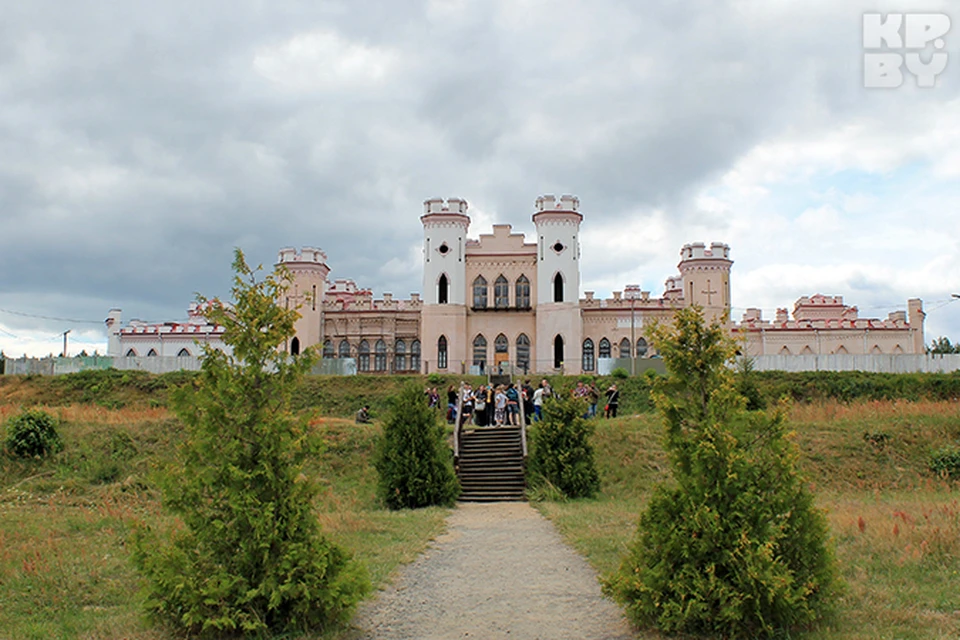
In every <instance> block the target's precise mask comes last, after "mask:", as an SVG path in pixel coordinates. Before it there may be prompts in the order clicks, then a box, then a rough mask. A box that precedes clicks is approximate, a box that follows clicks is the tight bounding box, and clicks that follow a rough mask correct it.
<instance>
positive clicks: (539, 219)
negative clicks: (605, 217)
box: [533, 195, 583, 373]
mask: <svg viewBox="0 0 960 640" xmlns="http://www.w3.org/2000/svg"><path fill="white" fill-rule="evenodd" d="M579 208H580V200H579V199H578V198H576V197H575V196H570V195H564V196H560V199H559V200H558V199H557V198H556V197H554V196H552V195H545V196H541V197H539V198H537V201H536V213H534V214H533V224H534V225H535V226H536V229H537V286H536V289H537V337H536V345H535V352H536V354H537V369H538V370H540V371H555V370H560V369H562V370H563V371H564V372H568V373H569V372H574V373H578V372H579V371H580V359H581V358H580V356H581V353H582V350H581V344H580V342H581V334H582V333H583V327H582V323H581V319H580V223H581V222H582V221H583V215H582V214H581V213H580V212H579V211H578V209H579Z"/></svg>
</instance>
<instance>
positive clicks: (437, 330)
mask: <svg viewBox="0 0 960 640" xmlns="http://www.w3.org/2000/svg"><path fill="white" fill-rule="evenodd" d="M579 207H580V202H579V200H578V199H577V198H576V197H574V196H561V197H560V198H556V197H554V196H542V197H540V198H537V200H536V202H535V208H534V212H533V215H532V219H533V223H534V226H535V228H536V234H535V236H534V237H533V238H532V239H529V240H528V239H527V238H526V237H525V236H524V235H523V234H520V233H514V232H513V231H512V228H511V226H510V225H506V224H495V225H494V226H493V230H492V233H488V234H483V233H481V234H479V236H477V237H474V238H471V237H470V235H469V232H470V217H469V216H468V215H467V210H468V205H467V202H466V201H465V200H461V199H458V198H450V199H448V200H446V201H444V200H442V199H438V198H435V199H430V200H427V201H425V202H424V211H423V215H422V216H421V217H420V221H421V223H422V225H423V232H424V236H423V285H422V286H423V289H422V292H423V293H422V295H420V294H415V293H414V294H411V295H410V297H409V298H407V299H395V298H393V296H392V295H391V294H389V293H385V294H384V295H383V297H382V298H380V299H375V298H374V297H373V293H372V291H371V290H370V289H364V288H360V287H358V286H357V285H356V283H355V282H354V281H352V280H347V279H335V280H330V279H329V277H328V276H329V273H330V268H329V267H328V266H327V256H326V254H324V252H323V251H321V250H319V249H315V248H312V247H304V248H303V249H301V250H300V251H297V250H296V249H293V248H285V249H282V250H281V251H280V253H279V256H278V260H277V264H278V265H283V266H285V267H286V268H287V269H289V270H290V272H291V274H292V276H293V287H292V288H291V290H290V291H289V292H288V293H289V295H288V297H287V299H285V300H284V301H282V302H283V303H284V304H285V305H299V306H300V313H301V318H300V320H299V321H298V323H297V326H296V335H295V337H294V338H292V339H291V341H290V342H289V344H288V345H287V350H288V351H289V352H290V353H294V354H295V353H299V352H300V351H302V350H303V349H305V348H307V347H310V346H314V345H317V346H319V347H320V348H321V349H322V352H323V356H324V358H329V359H337V358H352V359H355V361H356V366H357V370H358V372H360V373H384V374H385V373H414V372H420V373H429V372H434V371H440V372H451V373H462V372H467V371H470V370H473V371H486V370H489V369H490V368H496V369H503V368H507V369H508V370H512V371H523V372H544V373H547V372H550V373H552V372H561V371H562V372H565V373H594V372H597V371H598V370H599V368H600V367H599V365H600V363H601V361H602V359H606V358H632V359H634V361H635V362H636V361H642V360H644V359H647V358H651V357H655V356H656V354H655V352H654V350H653V348H652V347H651V345H650V344H649V337H648V335H647V328H648V327H649V325H650V324H651V323H652V322H655V321H660V320H669V319H670V318H671V317H672V314H673V312H674V311H675V310H676V309H679V308H683V307H688V306H691V305H694V304H696V305H699V306H700V307H702V308H703V310H704V312H705V314H706V315H707V317H709V318H722V317H727V318H729V317H730V272H731V267H732V265H733V261H732V260H731V259H730V247H729V246H728V245H726V244H723V243H718V242H714V243H712V244H711V245H709V246H707V245H705V244H703V243H693V244H688V245H684V246H683V248H682V249H681V250H680V261H679V263H678V265H677V268H678V271H679V273H678V275H676V276H672V277H670V278H668V279H667V281H666V284H665V286H664V291H663V293H662V294H661V295H660V296H659V297H658V296H653V295H651V293H650V292H649V291H641V290H640V288H639V287H636V286H629V285H628V286H626V287H624V289H623V290H622V291H614V292H613V295H612V297H610V298H607V299H598V298H596V297H595V295H594V292H592V291H586V292H584V294H583V297H580V261H581V254H580V225H581V224H582V222H583V214H582V213H580V211H579ZM190 313H191V316H190V318H191V320H190V321H189V322H188V323H183V324H177V323H164V324H159V325H146V324H143V323H137V322H135V321H134V322H131V323H130V325H128V326H127V327H122V328H121V327H120V312H119V310H111V315H110V317H109V318H108V319H107V326H108V333H109V335H110V343H109V345H110V346H109V352H110V354H111V355H149V354H150V351H151V350H152V351H153V353H154V355H177V354H180V355H197V354H198V352H199V349H198V347H197V344H198V343H202V342H208V343H211V344H213V345H214V346H217V343H218V341H219V339H220V336H221V335H222V328H220V327H213V326H210V325H208V324H206V322H205V321H204V320H203V318H202V315H199V310H198V309H196V308H195V307H194V308H191V312H190ZM923 318H924V313H923V308H922V302H921V301H920V300H918V299H912V300H909V301H908V302H907V310H906V311H897V312H894V313H891V314H890V315H889V317H888V318H887V319H885V320H879V319H865V318H860V317H859V316H858V311H857V308H856V307H850V306H847V305H845V304H844V303H843V299H842V298H841V297H839V296H837V297H831V296H823V295H820V294H817V295H814V296H812V297H803V298H800V299H799V300H798V301H797V303H796V305H795V306H794V310H793V318H792V319H791V318H789V317H788V314H787V310H786V309H779V310H778V311H777V314H776V318H775V320H773V321H770V320H764V319H763V318H762V317H761V313H760V311H759V310H758V309H748V310H747V311H746V313H745V314H744V315H743V318H742V319H741V320H740V321H739V322H733V321H731V322H729V323H728V326H729V328H730V330H731V332H732V334H733V335H734V336H735V337H738V338H740V339H742V340H743V341H744V345H745V351H746V353H747V354H748V355H773V354H777V355H803V354H818V355H825V354H833V353H837V354H840V353H846V354H922V353H924V337H923Z"/></svg>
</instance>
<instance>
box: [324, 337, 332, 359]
mask: <svg viewBox="0 0 960 640" xmlns="http://www.w3.org/2000/svg"><path fill="white" fill-rule="evenodd" d="M323 357H324V359H326V358H332V357H333V342H332V341H331V340H330V338H327V339H326V340H324V341H323Z"/></svg>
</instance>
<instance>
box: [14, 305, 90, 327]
mask: <svg viewBox="0 0 960 640" xmlns="http://www.w3.org/2000/svg"><path fill="white" fill-rule="evenodd" d="M0 313H9V314H10V315H14V316H21V317H24V318H40V319H42V320H56V321H58V322H83V323H87V324H103V320H78V319H76V318H57V317H55V316H42V315H39V314H36V313H24V312H22V311H12V310H10V309H0Z"/></svg>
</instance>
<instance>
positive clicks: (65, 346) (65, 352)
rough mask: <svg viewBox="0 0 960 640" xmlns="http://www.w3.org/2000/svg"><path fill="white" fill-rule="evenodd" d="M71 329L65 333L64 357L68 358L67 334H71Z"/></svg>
mask: <svg viewBox="0 0 960 640" xmlns="http://www.w3.org/2000/svg"><path fill="white" fill-rule="evenodd" d="M70 331H71V329H67V330H66V331H64V332H63V357H64V358H66V357H67V334H68V333H70Z"/></svg>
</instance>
